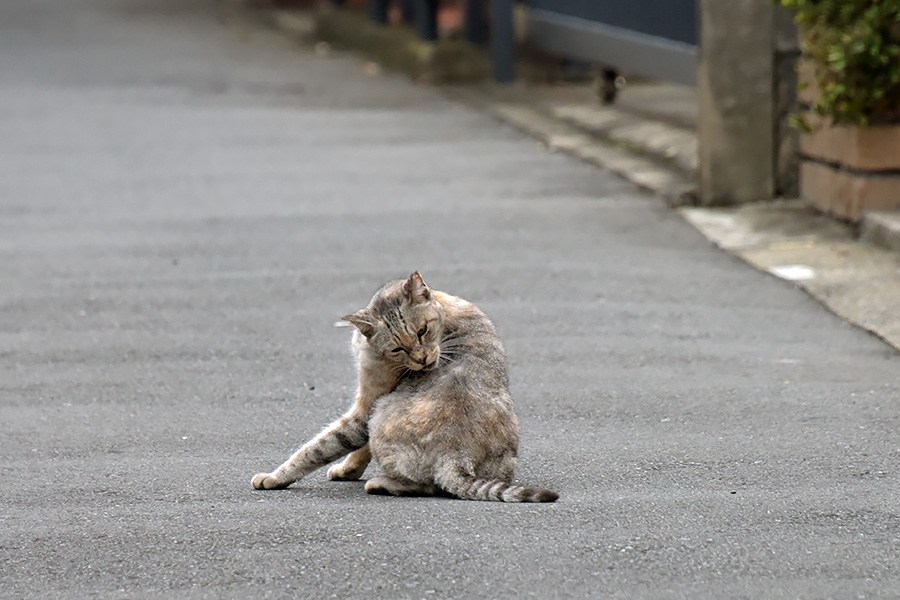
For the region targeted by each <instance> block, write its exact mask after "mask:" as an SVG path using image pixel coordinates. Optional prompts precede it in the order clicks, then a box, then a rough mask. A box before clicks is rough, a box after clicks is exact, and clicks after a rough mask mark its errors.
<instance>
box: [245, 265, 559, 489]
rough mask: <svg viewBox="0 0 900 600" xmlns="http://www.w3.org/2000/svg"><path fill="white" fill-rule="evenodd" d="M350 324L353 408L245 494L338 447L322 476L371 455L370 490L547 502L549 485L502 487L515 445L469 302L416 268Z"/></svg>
mask: <svg viewBox="0 0 900 600" xmlns="http://www.w3.org/2000/svg"><path fill="white" fill-rule="evenodd" d="M344 320H346V321H350V322H351V323H352V324H353V325H355V326H356V331H354V332H353V350H354V352H355V354H356V358H357V362H358V367H359V392H358V394H357V397H356V401H355V403H354V405H353V408H351V409H350V411H349V412H348V413H347V414H345V415H344V416H343V417H341V418H340V419H338V420H337V421H335V422H334V423H332V424H331V425H330V426H329V427H327V428H326V429H325V430H324V431H323V432H322V433H320V434H319V435H318V436H316V437H315V438H314V439H313V440H312V441H310V442H308V443H307V444H306V445H304V446H303V447H302V448H301V449H300V450H298V451H297V452H296V453H294V455H293V456H291V457H290V458H289V459H288V460H287V461H286V462H285V463H284V464H283V465H281V466H280V467H278V469H276V470H275V471H274V472H272V473H259V474H258V475H256V476H255V477H254V478H253V482H252V483H253V487H254V488H256V489H277V488H284V487H287V486H289V485H290V484H291V483H293V482H295V481H297V480H299V479H300V478H302V477H304V476H305V475H308V474H309V473H311V472H313V471H314V470H316V469H318V468H319V467H322V466H324V465H326V464H328V463H330V462H332V461H334V460H336V459H338V458H340V457H342V456H344V455H346V454H348V453H350V455H349V456H348V457H347V458H346V460H344V462H343V463H341V464H339V465H335V466H333V467H331V469H329V471H328V477H329V478H330V479H342V480H346V479H359V478H360V476H361V475H362V474H363V471H364V470H365V468H366V466H367V465H368V464H369V461H370V460H372V458H373V457H374V458H375V459H376V460H377V461H378V462H379V463H380V465H381V467H382V469H383V470H384V475H383V476H378V477H374V478H372V479H369V480H368V481H367V482H366V491H367V492H368V493H370V494H394V495H432V494H436V493H441V492H445V493H449V494H452V495H453V496H457V497H459V498H465V499H470V500H494V501H502V502H553V501H555V500H556V499H557V498H558V495H557V494H556V493H555V492H551V491H549V490H542V489H536V488H526V487H521V486H516V485H512V484H511V483H510V480H511V478H512V474H513V469H514V468H515V465H516V452H517V448H518V442H519V431H518V422H517V420H516V416H515V414H514V413H513V407H512V398H510V395H509V389H508V380H507V374H506V355H505V352H504V350H503V345H502V344H501V343H500V339H499V338H498V337H497V334H496V331H495V329H494V325H493V324H492V323H491V322H490V321H489V320H488V318H487V317H486V316H485V315H484V313H482V312H481V311H480V310H479V309H478V308H477V307H476V306H475V305H474V304H471V303H469V302H467V301H465V300H463V299H461V298H456V297H454V296H450V295H449V294H445V293H443V292H438V291H432V290H430V289H429V288H428V286H427V285H425V282H424V281H422V278H421V277H420V276H419V273H418V272H416V273H413V274H412V275H411V276H410V277H409V278H408V279H406V280H403V281H394V282H391V283H388V284H387V285H385V286H384V287H383V288H382V289H381V290H379V291H378V292H377V293H376V294H375V296H374V297H373V298H372V301H371V302H370V303H369V305H368V307H366V308H364V309H362V310H360V311H358V312H356V313H354V314H352V315H347V316H346V317H344Z"/></svg>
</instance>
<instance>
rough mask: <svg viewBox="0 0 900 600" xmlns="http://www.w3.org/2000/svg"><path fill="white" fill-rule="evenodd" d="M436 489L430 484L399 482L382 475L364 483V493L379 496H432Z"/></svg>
mask: <svg viewBox="0 0 900 600" xmlns="http://www.w3.org/2000/svg"><path fill="white" fill-rule="evenodd" d="M437 491H438V490H437V488H436V487H435V486H434V485H431V484H422V483H414V482H412V481H401V480H399V479H392V478H390V477H386V476H384V475H379V476H378V477H373V478H372V479H370V480H368V481H367V482H366V493H367V494H376V495H380V496H434V494H435V492H437Z"/></svg>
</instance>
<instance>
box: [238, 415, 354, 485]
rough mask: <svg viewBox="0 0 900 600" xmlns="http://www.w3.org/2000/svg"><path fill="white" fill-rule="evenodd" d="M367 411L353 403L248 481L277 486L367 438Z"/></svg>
mask: <svg viewBox="0 0 900 600" xmlns="http://www.w3.org/2000/svg"><path fill="white" fill-rule="evenodd" d="M368 421H369V419H368V414H366V413H363V412H361V411H359V410H357V408H356V407H354V409H353V410H351V411H350V412H349V413H347V414H346V415H344V416H343V417H341V418H340V419H338V420H337V421H335V422H334V423H332V424H331V425H329V426H328V427H327V428H325V431H323V432H322V433H320V434H319V435H317V436H316V437H314V438H313V439H312V440H310V441H309V442H307V443H306V444H304V445H303V447H302V448H300V449H299V450H297V451H296V452H295V453H294V454H293V455H292V456H291V457H290V458H289V459H287V460H286V461H285V462H284V464H282V465H281V466H280V467H278V468H277V469H276V470H275V471H273V472H271V473H257V474H256V475H255V476H254V477H253V480H252V481H251V483H252V484H253V487H254V488H256V489H258V490H278V489H282V488H286V487H287V486H289V485H291V484H292V483H294V482H295V481H299V480H300V479H302V478H303V477H305V476H306V475H309V474H310V473H312V472H313V471H315V470H316V469H318V468H319V467H324V466H325V465H327V464H328V463H330V462H332V461H335V460H337V459H339V458H340V457H342V456H344V455H345V454H347V453H348V452H352V451H353V450H357V449H359V448H362V447H363V446H365V445H366V444H367V443H368V441H369V431H368Z"/></svg>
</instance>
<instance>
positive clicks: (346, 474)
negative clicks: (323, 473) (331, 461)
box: [328, 463, 367, 481]
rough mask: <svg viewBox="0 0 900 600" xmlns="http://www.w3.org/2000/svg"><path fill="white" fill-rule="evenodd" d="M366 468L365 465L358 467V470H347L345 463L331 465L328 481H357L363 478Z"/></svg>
mask: <svg viewBox="0 0 900 600" xmlns="http://www.w3.org/2000/svg"><path fill="white" fill-rule="evenodd" d="M366 466H367V465H365V464H363V465H357V466H356V468H352V467H351V468H347V467H345V466H344V463H341V464H339V465H331V468H330V469H328V479H330V480H331V481H356V480H358V479H359V478H360V477H362V474H363V472H364V471H365V470H366Z"/></svg>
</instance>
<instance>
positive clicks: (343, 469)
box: [328, 444, 372, 481]
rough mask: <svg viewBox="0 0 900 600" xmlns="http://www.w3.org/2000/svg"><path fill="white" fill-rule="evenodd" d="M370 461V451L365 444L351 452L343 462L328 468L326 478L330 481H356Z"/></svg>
mask: <svg viewBox="0 0 900 600" xmlns="http://www.w3.org/2000/svg"><path fill="white" fill-rule="evenodd" d="M370 462H372V451H371V450H370V449H369V445H368V444H366V445H365V446H363V447H362V448H360V449H359V450H355V451H353V452H351V453H350V454H349V455H348V456H347V458H346V459H344V462H342V463H341V464H339V465H333V466H332V467H331V468H330V469H328V479H331V480H332V481H356V480H357V479H359V478H360V477H362V474H363V472H364V471H365V470H366V467H368V466H369V463H370Z"/></svg>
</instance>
